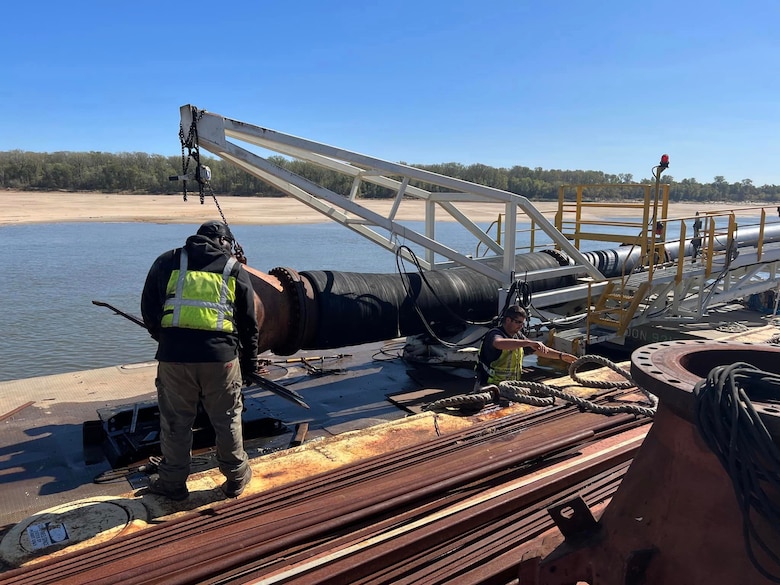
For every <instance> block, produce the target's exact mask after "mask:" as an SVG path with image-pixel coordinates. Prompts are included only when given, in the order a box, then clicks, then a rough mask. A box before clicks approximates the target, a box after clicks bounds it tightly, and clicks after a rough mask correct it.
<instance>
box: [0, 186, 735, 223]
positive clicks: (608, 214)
mask: <svg viewBox="0 0 780 585" xmlns="http://www.w3.org/2000/svg"><path fill="white" fill-rule="evenodd" d="M217 199H218V201H219V203H220V206H221V208H222V211H223V212H224V214H225V217H226V218H227V220H228V223H231V224H235V225H284V224H311V223H327V222H328V221H330V220H329V219H328V218H327V217H325V216H324V215H322V214H321V213H319V212H317V211H315V210H313V209H311V208H309V207H307V206H306V205H304V204H303V203H301V202H299V201H298V200H296V199H293V198H292V197H227V196H225V197H218V198H217ZM360 203H361V204H362V205H364V206H365V207H367V208H368V209H370V210H372V211H374V212H376V213H378V214H380V215H383V216H385V217H387V216H388V214H389V213H390V210H391V209H392V205H393V201H392V200H387V199H382V200H377V199H361V200H360ZM621 203H627V202H621ZM621 203H618V202H616V203H615V205H608V206H604V207H598V208H594V209H589V210H587V211H586V215H585V216H584V217H583V218H582V219H584V220H590V221H593V220H599V219H607V218H614V217H624V216H625V215H626V208H625V207H624V206H622V205H621ZM535 205H536V207H537V209H538V210H539V211H540V212H541V213H542V214H543V215H544V216H545V217H546V218H548V219H550V220H551V221H552V220H553V218H554V216H555V212H556V211H557V209H558V204H557V202H555V201H541V202H535ZM738 207H740V206H738V205H736V204H734V203H670V204H669V217H670V218H672V217H678V218H681V217H692V216H693V215H694V214H695V213H696V212H697V211H699V212H706V211H723V210H728V209H733V208H738ZM743 207H744V206H743ZM458 208H459V209H460V210H461V211H463V212H464V213H465V214H466V215H468V217H470V218H471V219H472V220H474V221H492V220H494V219H496V218H497V217H498V215H499V214H500V213H504V206H503V205H501V204H484V203H463V204H458ZM395 218H396V219H398V220H402V221H421V220H423V219H424V218H425V204H424V202H422V201H417V200H409V201H407V200H404V201H403V202H402V204H401V205H400V207H399V209H398V212H397V214H396V216H395ZM436 218H437V220H439V221H447V220H451V219H452V218H451V217H450V216H449V215H448V214H447V213H446V212H445V211H443V210H441V209H438V208H437V210H436ZM210 219H219V211H218V210H217V208H216V206H215V205H214V201H213V199H211V198H207V199H206V200H205V203H204V204H203V205H201V204H200V201H199V197H198V194H197V193H195V194H192V193H190V194H189V195H188V200H187V201H186V202H185V201H183V199H182V197H181V195H126V194H119V193H70V192H35V191H0V226H8V225H19V224H34V223H66V222H68V223H69V222H105V223H111V222H142V223H187V224H189V223H191V224H199V223H202V222H204V221H207V220H210Z"/></svg>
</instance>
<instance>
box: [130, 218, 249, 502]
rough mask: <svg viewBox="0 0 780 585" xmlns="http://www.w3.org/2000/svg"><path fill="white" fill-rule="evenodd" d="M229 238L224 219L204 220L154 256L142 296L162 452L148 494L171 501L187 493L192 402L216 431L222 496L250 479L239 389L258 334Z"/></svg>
mask: <svg viewBox="0 0 780 585" xmlns="http://www.w3.org/2000/svg"><path fill="white" fill-rule="evenodd" d="M233 242H234V238H233V234H232V233H231V231H230V228H228V226H227V225H226V224H224V223H222V222H219V221H208V222H206V223H204V224H203V225H201V226H200V228H198V231H197V233H196V234H195V235H193V236H190V237H189V238H187V241H186V243H185V245H184V246H183V247H181V248H177V249H175V250H170V251H168V252H165V253H163V254H161V255H160V256H159V257H158V258H157V259H156V260H155V261H154V263H153V264H152V267H151V268H150V269H149V273H148V275H147V277H146V283H145V284H144V289H143V293H142V295H141V314H142V315H143V320H144V324H145V325H146V327H147V329H148V330H149V333H150V334H151V336H152V338H154V339H155V340H156V341H157V342H158V347H157V353H156V355H155V357H156V358H157V361H158V366H157V379H156V381H155V383H156V386H157V400H158V405H159V409H160V450H161V452H162V461H161V463H160V465H159V475H158V476H156V477H155V476H153V477H152V478H151V483H150V484H149V488H148V491H149V492H151V493H155V494H160V495H163V496H165V497H168V498H170V499H173V500H183V499H185V498H187V497H188V495H189V491H188V489H187V483H186V482H187V477H188V476H189V473H190V463H191V454H190V451H191V449H192V426H193V422H194V421H195V417H196V415H197V409H198V404H199V403H201V404H202V405H203V408H204V410H205V411H206V414H208V416H209V420H210V422H211V425H212V426H213V427H214V431H215V433H216V437H215V441H216V456H217V463H218V465H219V469H220V471H221V472H222V473H223V474H224V475H225V478H226V481H225V483H224V484H223V485H222V490H223V492H224V493H225V495H226V496H228V497H238V496H239V495H240V494H241V493H242V492H243V490H244V488H245V487H246V485H247V484H248V483H249V481H250V479H251V477H252V470H251V468H250V467H249V463H248V457H247V454H246V451H245V450H244V446H243V436H242V429H241V412H242V399H241V386H242V379H245V378H246V376H247V374H249V373H254V372H256V370H257V341H258V336H259V331H258V325H257V314H256V312H255V295H254V290H253V289H252V283H251V282H250V279H249V274H248V273H247V272H246V270H244V268H243V266H242V265H241V263H239V262H237V261H236V259H235V258H234V257H233V256H232V255H231V249H232V246H233ZM242 372H243V375H242Z"/></svg>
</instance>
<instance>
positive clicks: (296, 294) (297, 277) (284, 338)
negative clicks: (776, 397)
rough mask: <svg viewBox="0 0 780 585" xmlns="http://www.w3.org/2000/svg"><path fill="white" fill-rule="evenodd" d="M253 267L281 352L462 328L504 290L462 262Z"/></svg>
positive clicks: (270, 344)
mask: <svg viewBox="0 0 780 585" xmlns="http://www.w3.org/2000/svg"><path fill="white" fill-rule="evenodd" d="M759 238H761V239H762V241H763V242H764V243H772V242H777V241H780V226H777V225H772V226H767V228H766V229H765V231H764V233H763V234H761V233H760V232H759V229H758V228H747V229H742V230H739V231H738V232H737V236H736V242H737V246H738V247H744V246H756V245H757V243H758V242H759ZM728 245H729V242H728V239H727V238H726V237H721V238H715V241H714V244H713V248H714V249H715V251H722V250H725V249H726V248H727V246H728ZM664 248H665V250H666V254H667V256H668V258H669V259H670V260H672V261H674V260H676V259H677V257H678V255H679V251H680V245H679V241H670V242H666V243H665V244H664ZM684 254H685V256H689V255H692V254H693V246H692V245H691V243H690V242H687V243H686V244H685V247H684ZM584 256H585V257H586V258H587V259H588V260H589V261H590V262H591V263H592V264H593V265H594V266H595V267H596V268H597V269H598V270H599V272H601V273H602V274H603V275H604V277H605V278H613V277H617V276H620V275H621V274H628V273H630V272H631V271H633V270H634V269H636V268H637V267H639V266H641V264H642V256H643V251H642V249H641V247H639V246H629V245H624V246H619V247H617V248H613V249H607V250H599V251H595V252H585V253H584ZM571 264H573V261H572V260H571V259H570V258H569V257H568V256H566V254H564V253H563V252H560V251H555V250H547V251H543V252H533V253H528V254H519V255H518V256H517V257H516V260H515V267H516V273H517V274H523V273H524V272H533V271H543V270H547V269H549V270H552V269H554V268H559V267H560V266H567V265H571ZM248 271H249V273H250V275H251V278H252V284H253V287H254V289H255V293H256V295H257V297H256V303H255V304H256V307H257V317H258V323H259V324H260V339H259V343H258V346H259V351H260V352H263V351H266V350H271V351H273V352H274V353H275V354H277V355H291V354H293V353H295V352H297V351H298V350H301V349H331V348H336V347H344V346H349V345H358V344H362V343H369V342H374V341H382V340H386V339H392V338H395V337H401V336H405V335H417V334H420V333H424V332H425V331H426V326H428V325H430V326H433V327H434V328H437V329H438V330H441V329H442V328H443V327H445V328H446V327H447V326H449V327H453V326H454V327H457V328H458V329H459V328H460V324H461V323H462V322H463V321H471V322H480V321H482V322H485V321H488V320H490V319H491V318H493V317H494V316H495V313H496V307H497V305H498V298H499V285H498V283H496V282H495V281H492V280H490V279H488V278H486V277H485V276H482V275H480V274H477V273H475V272H473V271H470V270H466V269H462V268H451V269H447V270H433V271H429V272H425V273H424V276H423V275H421V274H419V273H408V274H403V275H399V274H368V273H366V274H364V273H354V272H338V271H330V270H324V271H306V272H300V273H299V272H297V271H295V270H293V269H292V268H287V267H278V268H274V269H272V270H271V271H270V272H269V273H263V272H260V271H258V270H255V269H252V268H251V267H248ZM574 283H575V280H574V277H573V276H564V277H558V276H555V277H550V278H547V279H542V280H536V281H533V282H530V283H528V285H529V289H530V291H531V292H532V293H534V292H539V291H549V290H555V289H558V288H564V287H567V286H572V285H573V284H574ZM421 315H424V318H425V323H424V322H423V317H422V316H421ZM459 321H460V322H461V323H459ZM448 324H449V325H448ZM452 332H453V333H454V332H456V330H453V331H452Z"/></svg>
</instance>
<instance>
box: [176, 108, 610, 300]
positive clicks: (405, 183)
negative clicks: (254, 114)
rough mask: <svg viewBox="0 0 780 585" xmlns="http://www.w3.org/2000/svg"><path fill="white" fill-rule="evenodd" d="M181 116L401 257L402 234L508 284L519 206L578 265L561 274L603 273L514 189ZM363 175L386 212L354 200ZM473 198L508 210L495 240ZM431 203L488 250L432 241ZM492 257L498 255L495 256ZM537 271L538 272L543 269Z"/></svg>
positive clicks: (207, 117)
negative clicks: (416, 215) (293, 166)
mask: <svg viewBox="0 0 780 585" xmlns="http://www.w3.org/2000/svg"><path fill="white" fill-rule="evenodd" d="M181 123H182V128H185V129H186V128H190V127H192V126H193V124H194V125H195V127H196V128H197V134H196V135H197V140H198V145H199V146H201V147H203V148H205V149H206V150H208V151H209V152H212V153H213V154H215V155H217V156H219V157H221V158H223V159H225V160H227V161H230V162H232V163H233V164H235V165H236V166H238V167H240V168H242V169H244V170H245V171H246V172H248V173H250V174H251V175H253V176H255V177H258V178H259V179H261V180H263V181H265V182H266V183H268V184H270V185H272V186H274V187H276V188H277V189H279V190H280V191H282V192H284V193H286V194H287V195H289V196H291V197H294V198H295V199H297V200H298V201H300V202H301V203H304V204H305V205H307V206H309V207H310V208H312V209H314V210H316V211H318V212H319V213H321V214H322V215H324V216H325V217H327V218H328V219H330V220H332V221H335V222H338V223H340V224H341V225H343V226H345V227H347V228H349V229H351V230H352V231H354V232H356V233H358V234H360V235H361V236H363V237H365V238H367V239H369V240H370V241H372V242H374V243H375V244H378V245H380V246H382V247H383V248H385V249H387V250H389V251H391V252H393V253H398V252H399V249H400V253H401V254H403V255H404V256H405V257H406V258H407V259H409V258H410V254H409V253H408V252H407V251H406V249H405V248H402V246H403V245H404V244H405V243H406V242H412V243H414V244H416V245H418V246H420V247H421V248H423V250H424V259H418V260H419V261H420V263H421V265H422V267H423V268H424V269H427V270H432V269H436V268H439V267H441V266H442V265H441V264H437V262H436V256H437V255H439V256H442V257H444V258H446V259H447V260H449V261H450V262H449V263H447V264H448V265H451V263H455V264H456V265H460V266H464V267H466V268H469V269H471V270H473V271H475V272H477V273H479V274H482V275H484V276H486V277H488V278H491V279H493V280H495V281H497V282H498V283H500V284H501V285H505V286H506V285H509V284H511V283H512V282H513V280H514V275H515V256H516V254H517V253H518V249H517V248H518V246H517V241H516V232H517V225H518V222H517V218H518V214H520V215H522V214H525V216H527V218H528V219H529V220H530V221H531V223H532V224H533V225H534V227H535V228H536V229H537V230H541V231H542V232H543V233H544V234H545V235H546V236H547V238H549V241H550V242H551V245H555V246H557V247H558V248H559V249H560V250H562V251H563V252H565V253H566V254H567V255H568V256H569V258H571V259H572V261H573V262H574V265H575V266H576V267H577V268H572V267H571V266H569V267H561V268H560V269H557V270H559V271H560V275H568V274H571V273H572V272H573V271H575V272H579V273H580V274H583V275H588V276H590V277H591V278H593V279H595V280H602V279H603V276H602V274H601V273H600V272H599V271H598V270H597V269H596V268H595V267H594V266H593V264H591V263H590V262H589V261H588V260H587V258H586V257H585V256H583V255H582V254H581V253H580V251H579V250H578V249H577V248H576V247H575V246H573V245H572V244H571V242H570V241H569V240H568V239H567V238H566V237H565V236H563V235H562V234H561V233H560V232H559V231H558V230H557V229H556V228H555V226H554V225H553V224H552V223H550V222H549V221H548V220H547V219H546V218H545V217H544V216H543V215H542V214H541V213H540V212H539V210H537V209H536V208H535V207H534V206H533V204H532V203H531V202H530V201H529V200H528V199H527V198H525V197H522V196H520V195H516V194H514V193H510V192H508V191H502V190H500V189H495V188H492V187H486V186H483V185H477V184H474V183H470V182H468V181H463V180H460V179H455V178H452V177H447V176H444V175H440V174H438V173H433V172H430V171H426V170H423V169H418V168H415V167H410V166H407V165H403V164H399V163H392V162H388V161H385V160H381V159H377V158H372V157H369V156H366V155H363V154H358V153H355V152H351V151H348V150H345V149H342V148H336V147H333V146H328V145H326V144H321V143H318V142H313V141H311V140H306V139H304V138H299V137H296V136H292V135H289V134H284V133H281V132H277V131H275V130H269V129H268V128H263V127H260V126H253V125H251V124H247V123H245V122H239V121H237V120H232V119H230V118H225V117H223V116H220V115H218V114H212V113H210V112H207V111H204V110H199V109H198V108H196V107H194V106H192V105H185V106H182V107H181ZM229 138H230V139H235V140H239V141H242V142H245V143H248V144H252V145H255V146H258V147H261V148H263V149H266V150H269V151H272V152H275V153H278V154H281V155H283V156H287V157H292V158H295V159H298V160H302V161H306V162H309V163H312V164H314V165H317V166H319V167H322V168H325V169H328V170H330V171H334V172H337V173H341V174H343V175H345V176H347V177H350V178H351V180H352V187H351V189H350V192H349V193H348V194H340V193H336V192H334V191H331V190H329V189H326V188H325V187H322V186H321V185H318V184H316V183H314V182H313V181H310V180H308V179H306V178H303V177H301V176H299V175H296V174H294V173H292V172H290V171H288V170H287V169H284V168H282V167H280V166H279V165H276V164H274V163H273V162H272V161H269V160H268V159H267V158H263V157H261V156H259V155H257V154H255V153H253V152H251V151H249V150H247V149H246V148H243V147H241V146H239V145H237V144H235V143H234V142H231V141H229V140H228V139H229ZM363 182H365V183H371V184H374V185H378V186H381V187H385V188H387V189H389V190H391V191H393V192H394V193H395V199H394V202H393V205H392V208H391V210H390V212H389V213H388V214H387V216H383V215H380V214H378V213H376V212H374V211H372V210H370V209H368V208H366V207H365V206H363V205H361V204H360V203H359V202H358V201H357V200H356V199H357V195H358V194H359V192H360V186H361V183H363ZM415 182H416V183H418V184H429V185H434V186H436V187H438V188H441V189H444V190H446V191H444V192H438V191H430V190H427V189H424V188H422V187H420V186H419V185H415V184H413V183H415ZM405 199H417V200H421V201H424V202H425V232H424V233H420V232H418V231H416V230H414V229H411V228H410V227H408V226H405V225H403V224H401V223H399V222H398V221H397V220H396V215H397V212H398V209H399V207H400V206H401V204H402V202H403V201H404V200H405ZM475 202H476V203H485V204H486V205H488V204H499V206H500V207H499V208H503V212H504V213H505V217H506V225H505V230H504V237H503V240H502V242H503V243H498V242H497V241H496V239H495V238H492V237H490V236H489V235H488V234H487V233H486V231H485V230H483V229H482V228H480V227H479V226H478V225H477V224H476V223H475V222H474V221H472V220H471V219H470V218H469V217H468V215H467V213H466V212H465V211H463V210H462V209H461V208H459V204H462V203H475ZM437 207H438V208H439V209H441V210H443V211H445V212H446V213H447V214H448V215H449V216H450V217H451V218H452V219H454V220H455V221H457V222H458V223H460V225H461V226H463V227H464V228H465V229H466V230H468V232H470V233H471V234H472V235H473V236H474V237H475V238H476V241H478V242H479V243H480V244H481V245H484V246H485V247H486V248H487V249H489V250H490V251H491V253H492V255H490V256H485V257H482V258H474V257H472V256H469V255H465V254H463V253H461V252H458V251H456V250H454V249H452V248H450V247H449V246H446V245H444V244H442V243H440V242H439V241H437V240H436V238H435V222H436V209H437ZM496 259H499V260H500V261H498V262H497V261H496ZM543 276H544V277H545V278H550V277H555V276H557V274H556V269H551V270H548V271H546V272H545V274H544V275H543ZM539 277H540V278H541V277H542V275H539Z"/></svg>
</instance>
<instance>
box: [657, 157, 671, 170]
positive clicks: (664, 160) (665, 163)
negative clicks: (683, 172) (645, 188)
mask: <svg viewBox="0 0 780 585" xmlns="http://www.w3.org/2000/svg"><path fill="white" fill-rule="evenodd" d="M659 166H660V167H661V168H662V169H668V168H669V155H668V154H662V155H661V164H660V165H659Z"/></svg>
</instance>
